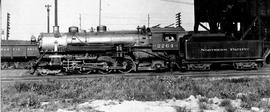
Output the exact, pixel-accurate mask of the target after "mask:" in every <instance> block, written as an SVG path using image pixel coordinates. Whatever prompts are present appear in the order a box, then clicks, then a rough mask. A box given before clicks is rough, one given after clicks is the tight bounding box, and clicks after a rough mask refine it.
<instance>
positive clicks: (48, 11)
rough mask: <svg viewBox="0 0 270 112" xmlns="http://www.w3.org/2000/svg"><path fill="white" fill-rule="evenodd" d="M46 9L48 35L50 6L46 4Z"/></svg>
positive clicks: (48, 30)
mask: <svg viewBox="0 0 270 112" xmlns="http://www.w3.org/2000/svg"><path fill="white" fill-rule="evenodd" d="M45 7H46V8H47V32H48V33H50V7H51V5H49V4H47V5H45Z"/></svg>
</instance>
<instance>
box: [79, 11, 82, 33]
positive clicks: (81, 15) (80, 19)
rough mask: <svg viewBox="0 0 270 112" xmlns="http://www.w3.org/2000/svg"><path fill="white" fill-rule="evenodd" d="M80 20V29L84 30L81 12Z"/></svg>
mask: <svg viewBox="0 0 270 112" xmlns="http://www.w3.org/2000/svg"><path fill="white" fill-rule="evenodd" d="M79 20H80V31H81V30H82V15H81V14H80V17H79Z"/></svg>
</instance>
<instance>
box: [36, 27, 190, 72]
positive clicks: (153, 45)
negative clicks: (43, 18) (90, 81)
mask: <svg viewBox="0 0 270 112" xmlns="http://www.w3.org/2000/svg"><path fill="white" fill-rule="evenodd" d="M99 29H103V30H100V31H98V32H79V31H78V27H70V28H69V32H68V33H42V34H41V35H40V36H39V47H40V51H41V54H44V55H42V59H41V60H40V62H39V68H42V69H38V70H39V71H38V72H39V73H41V74H43V75H45V74H51V73H60V72H61V71H65V72H87V73H90V72H99V73H110V72H121V73H129V72H131V71H137V70H139V69H140V70H165V69H168V68H170V67H171V65H170V64H171V62H175V61H176V60H177V59H179V52H178V51H179V50H180V49H179V48H180V46H179V45H180V44H179V41H180V38H182V37H183V36H184V35H185V34H186V32H185V31H184V30H183V28H153V29H150V28H145V27H138V28H137V30H134V31H106V30H104V29H106V27H105V26H101V27H100V28H99ZM42 60H43V61H42Z"/></svg>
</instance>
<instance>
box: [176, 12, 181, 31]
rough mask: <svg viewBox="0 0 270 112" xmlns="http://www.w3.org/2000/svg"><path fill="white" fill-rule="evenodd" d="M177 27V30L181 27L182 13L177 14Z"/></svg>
mask: <svg viewBox="0 0 270 112" xmlns="http://www.w3.org/2000/svg"><path fill="white" fill-rule="evenodd" d="M176 27H177V28H180V27H181V12H179V13H177V14H176Z"/></svg>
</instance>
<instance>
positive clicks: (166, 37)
mask: <svg viewBox="0 0 270 112" xmlns="http://www.w3.org/2000/svg"><path fill="white" fill-rule="evenodd" d="M163 41H164V42H176V41H177V40H176V34H163Z"/></svg>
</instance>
